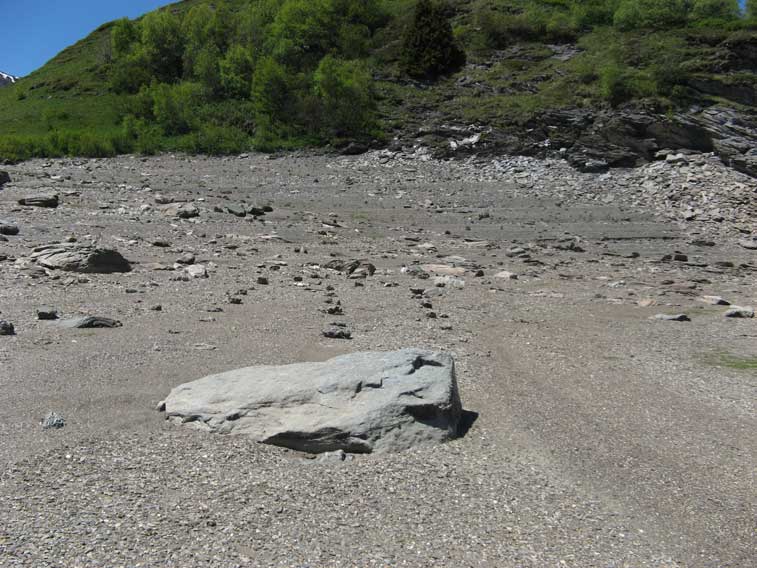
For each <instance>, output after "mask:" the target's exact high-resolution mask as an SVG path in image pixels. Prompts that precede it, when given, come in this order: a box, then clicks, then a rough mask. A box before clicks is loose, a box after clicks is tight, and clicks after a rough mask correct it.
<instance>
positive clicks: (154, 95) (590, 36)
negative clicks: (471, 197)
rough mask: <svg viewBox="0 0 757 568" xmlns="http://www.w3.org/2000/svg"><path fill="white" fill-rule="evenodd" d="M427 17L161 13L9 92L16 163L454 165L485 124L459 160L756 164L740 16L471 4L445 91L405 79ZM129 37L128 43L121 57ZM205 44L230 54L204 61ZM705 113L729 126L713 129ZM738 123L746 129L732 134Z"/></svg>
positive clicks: (571, 4)
mask: <svg viewBox="0 0 757 568" xmlns="http://www.w3.org/2000/svg"><path fill="white" fill-rule="evenodd" d="M421 1H425V0H421ZM633 1H636V0H624V2H633ZM645 1H646V0H645ZM699 1H700V2H702V1H706V0H699ZM660 2H661V5H666V4H665V2H666V0H660ZM415 4H416V2H415V1H414V0H384V1H376V2H364V1H359V0H315V1H314V2H304V0H234V1H226V2H223V1H218V0H216V1H214V2H209V1H205V0H188V1H185V2H179V3H177V4H173V5H171V6H168V7H167V8H163V9H161V11H160V14H162V15H163V16H165V17H162V18H158V17H156V14H155V13H152V14H150V15H147V17H146V18H145V19H144V20H142V23H140V22H137V23H129V24H124V23H118V24H117V23H113V22H111V23H108V24H104V25H103V26H101V27H100V28H98V29H97V30H95V31H94V32H93V33H92V34H90V35H89V36H88V37H87V38H85V39H83V40H81V41H80V42H78V43H76V44H75V45H73V46H71V47H69V48H67V49H66V50H64V51H63V52H61V53H60V54H59V55H58V56H56V57H55V58H54V59H53V60H51V61H50V62H49V63H48V64H46V65H45V66H44V67H42V68H41V69H39V70H37V71H35V72H34V73H32V74H31V75H29V76H28V77H25V78H23V79H22V80H20V81H18V82H17V83H16V84H14V85H12V86H11V87H10V88H8V89H3V90H2V91H0V108H2V109H3V111H2V120H0V159H3V158H4V159H19V158H24V157H27V156H30V155H55V154H66V153H68V154H76V153H84V154H89V155H109V154H112V153H116V152H130V151H134V150H137V151H143V152H153V151H159V150H161V149H184V150H188V151H204V152H212V153H215V152H235V151H240V150H242V149H244V148H246V147H249V146H250V145H256V146H257V147H259V148H275V147H293V146H302V145H323V144H327V143H332V144H337V145H338V144H345V143H347V142H349V141H350V140H359V139H362V140H363V141H365V142H367V143H382V142H375V140H379V141H383V143H387V142H389V141H391V140H392V139H398V140H404V141H413V140H419V139H420V140H422V141H423V142H424V143H426V144H428V145H431V146H434V147H436V149H437V151H438V152H440V153H450V152H451V150H452V147H451V146H450V143H449V142H450V139H451V138H458V139H460V140H462V139H464V138H466V136H465V135H462V134H460V130H461V129H464V128H468V127H469V126H470V125H475V126H476V127H475V128H474V131H476V132H479V133H480V136H479V137H477V140H478V143H477V144H462V145H460V144H458V145H457V151H458V152H465V151H477V152H481V151H491V152H501V151H510V152H518V153H527V154H545V153H550V152H552V153H559V152H560V151H561V150H562V154H561V155H565V156H567V157H569V158H570V157H572V158H573V160H572V161H574V162H575V163H576V164H577V165H585V164H587V163H591V164H594V165H595V166H596V165H597V164H599V166H601V167H604V166H602V164H604V165H605V166H606V165H634V164H636V163H638V162H639V161H643V160H648V159H652V158H653V157H654V153H655V152H656V151H657V150H658V149H660V148H661V147H664V146H665V145H668V144H670V145H672V146H676V147H684V148H685V147H691V148H695V149H716V150H717V148H716V147H715V146H716V144H715V142H714V140H715V139H725V138H727V139H732V138H734V136H735V137H736V139H737V140H736V142H734V143H733V144H731V150H733V149H734V148H736V149H735V150H733V151H734V152H736V153H737V154H744V153H746V152H748V147H749V144H748V141H749V139H750V137H751V136H752V134H753V132H754V131H755V125H757V120H756V119H755V117H754V115H753V114H752V107H753V106H754V105H755V102H756V101H757V97H756V96H755V92H756V91H755V86H756V85H757V78H756V77H757V75H755V72H757V69H756V68H755V61H757V58H756V57H755V54H756V53H757V32H756V31H755V29H757V28H756V27H755V24H754V22H753V21H748V20H746V19H744V18H741V17H739V16H738V15H737V14H736V13H731V14H721V15H720V16H719V17H721V16H722V17H721V19H717V18H715V19H712V18H710V19H709V20H706V19H705V20H702V19H699V20H696V19H694V16H693V15H689V16H688V19H686V18H683V19H682V18H681V17H680V15H679V14H677V13H668V16H669V18H670V21H669V22H666V23H665V25H662V24H660V21H647V20H645V19H644V17H645V14H644V13H636V15H635V16H634V17H635V18H636V19H635V20H633V21H630V20H623V19H622V18H620V19H619V18H618V13H619V12H617V11H616V12H615V13H614V14H613V12H612V10H613V8H612V7H613V6H617V3H614V2H611V1H610V0H607V1H606V2H605V1H604V0H593V2H588V3H587V2H585V1H581V0H561V1H560V2H555V1H554V0H550V1H546V0H545V1H538V0H461V1H458V2H454V3H452V4H450V5H449V6H448V7H447V8H444V9H443V10H442V12H443V13H444V17H445V18H448V21H449V22H450V24H448V25H451V27H452V29H453V30H454V35H455V37H456V38H457V41H458V42H459V43H460V44H461V45H462V46H463V47H464V48H465V52H466V54H467V64H466V65H464V66H463V67H462V68H460V69H457V70H451V71H450V72H449V73H448V74H446V75H444V74H443V75H442V76H441V77H439V78H436V79H433V80H429V79H428V78H421V79H418V78H411V77H408V75H407V74H406V73H405V69H404V67H403V61H405V60H407V59H412V57H410V58H408V57H407V53H406V51H404V50H407V49H408V47H407V46H408V45H410V44H408V43H407V41H406V37H407V34H408V32H407V30H409V29H411V23H412V14H413V6H414V5H415ZM642 4H643V3H642ZM694 4H696V2H695V3H694ZM721 4H722V5H723V6H725V5H726V4H727V2H725V3H721ZM621 5H623V2H621ZM719 5H720V4H719ZM203 6H209V7H211V8H210V9H209V10H207V11H205V12H202V11H201V10H202V9H203V8H202V7H203ZM366 6H368V7H369V8H370V9H367V8H366ZM374 8H375V10H374ZM589 8H591V10H590V9H589ZM361 10H362V11H361ZM366 10H368V11H366ZM592 10H594V11H592ZM192 13H194V14H195V16H198V15H199V16H201V17H194V20H192V18H193V16H191V14H192ZM219 14H220V15H219ZM324 14H326V15H324ZM356 14H357V15H356ZM692 14H693V12H692ZM711 15H712V14H710V16H711ZM716 15H717V14H716ZM222 16H223V17H222ZM621 16H622V14H621ZM708 17H709V16H708ZM328 18H331V19H330V20H329V19H328ZM361 18H362V19H361ZM147 20H149V21H150V22H151V23H150V24H149V26H152V28H151V30H152V31H151V32H149V33H153V32H155V33H159V32H160V33H162V32H165V31H166V29H168V30H169V31H170V32H171V33H172V34H173V35H171V36H166V37H167V38H169V39H170V38H174V39H175V44H176V46H177V50H178V51H175V52H174V53H169V54H167V55H168V56H170V57H171V58H173V60H174V61H175V62H176V63H175V64H172V65H173V67H171V68H164V69H163V70H162V71H161V70H159V69H157V68H155V70H151V71H146V69H147V67H148V66H147V65H145V64H144V62H145V61H148V62H149V61H150V59H149V58H150V57H151V54H152V55H154V53H153V52H151V51H150V49H153V47H154V46H153V47H151V46H150V45H147V44H146V43H145V41H147V40H145V37H147V36H145V26H147V24H145V23H144V22H146V21H147ZM663 20H664V18H663ZM193 21H194V23H192V22H193ZM629 21H630V23H629ZM198 22H199V24H198ZM208 22H215V23H214V24H212V25H217V26H218V29H220V30H221V31H222V32H223V33H218V32H216V35H213V33H214V32H212V30H211V31H208V29H210V28H209V27H208V26H211V24H210V23H208ZM219 22H220V23H219ZM149 26H148V27H149ZM160 26H163V28H160ZM166 26H168V27H167V28H166ZM245 26H247V27H245ZM340 26H341V28H340ZM161 29H162V32H161ZM340 29H341V30H342V31H341V32H340V31H339V30H340ZM114 30H115V33H116V34H118V33H121V34H122V37H126V40H125V41H124V42H122V43H124V46H122V47H121V48H119V49H120V51H119V49H115V50H114V46H115V45H116V44H113V43H112V36H113V34H114ZM171 30H173V31H171ZM198 30H199V31H198ZM334 30H336V32H335V31H334ZM149 33H148V36H149ZM198 33H199V34H200V36H196V37H201V38H203V41H202V42H200V44H201V45H207V44H209V43H212V44H213V46H215V47H213V49H215V50H216V51H215V52H212V53H208V52H206V51H202V50H198V49H194V48H191V46H192V45H193V44H192V41H193V40H192V38H193V37H195V36H193V35H192V34H198ZM202 34H206V35H205V36H202ZM207 34H211V35H210V36H208V35H207ZM340 34H341V35H340ZM206 36H207V37H206ZM211 36H212V37H211ZM196 37H195V39H196ZM218 37H222V38H225V39H220V40H219V39H218ZM172 41H173V40H172ZM213 42H214V43H213ZM169 43H170V42H169ZM164 45H168V44H166V43H165V41H164ZM193 49H194V51H193ZM153 51H154V49H153ZM326 56H328V57H332V58H333V61H330V60H329V61H327V63H328V65H325V64H324V61H326V60H327V57H326ZM140 58H141V59H140ZM145 58H147V59H145ZM203 58H204V59H203ZM153 60H155V58H153ZM198 62H199V63H198ZM203 62H204V63H203ZM319 62H320V64H319ZM324 65H325V66H324ZM229 69H231V70H232V71H235V72H236V71H239V70H240V69H241V70H242V71H239V73H241V75H239V77H237V76H234V74H233V73H231V72H230V71H229ZM319 69H321V70H320V71H319ZM361 69H370V75H371V76H372V81H371V80H370V77H366V76H365V75H362V74H361V73H363V71H361ZM119 70H120V72H121V75H120V76H119V75H118V73H119ZM319 72H320V73H321V75H318V73H319ZM326 72H329V73H331V75H329V76H328V77H326V78H327V79H328V80H329V81H330V82H329V81H326V80H325V79H324V73H326ZM119 77H120V78H121V81H120V82H119V81H117V80H116V79H118V78H119ZM124 78H125V79H126V81H125V82H124V81H123V79H124ZM155 81H157V83H155ZM319 81H320V82H319ZM365 81H368V82H369V83H370V84H368V83H366V82H365ZM151 84H152V86H150V85H151ZM140 88H141V89H142V90H141V91H140ZM329 88H330V89H331V90H330V91H329V90H328V89H329ZM275 89H279V91H277V92H276V91H275ZM266 97H268V98H266ZM358 101H360V102H358ZM271 105H273V106H271ZM278 107H280V108H278ZM277 108H278V110H277ZM692 108H696V109H698V111H701V110H702V109H708V108H709V109H712V108H715V109H720V110H717V112H716V116H714V117H713V115H712V113H710V114H709V115H707V116H704V117H703V116H700V114H701V113H699V114H697V113H695V114H696V116H695V115H694V114H691V112H690V110H691V109H692ZM171 109H173V110H171ZM181 109H185V110H184V111H183V112H182V111H181ZM358 111H360V113H362V114H357V115H356V114H355V113H356V112H358ZM733 113H735V116H736V117H737V118H736V122H738V123H740V124H742V125H743V127H740V129H735V130H733V129H732V130H733V131H731V130H728V129H727V128H731V126H732V125H733V124H734V122H733V120H732V118H733V116H734V115H733ZM725 116H731V119H727V120H726V119H723V120H722V121H721V118H722V117H725ZM334 117H336V118H338V119H339V121H338V123H337V124H335V125H334V124H331V123H330V122H329V121H332V122H334V121H335V120H336V118H334ZM356 117H357V118H356ZM674 119H675V120H674ZM673 120H674V121H675V123H676V124H675V125H673V126H672V127H671V124H670V121H673ZM666 121H667V122H666ZM719 121H720V122H719ZM726 122H727V123H728V124H726ZM345 125H346V126H345ZM608 125H609V126H608ZM728 125H731V126H728ZM726 126H727V128H726V129H725V130H724V128H725V127H726ZM713 129H714V131H713ZM739 137H741V138H739ZM371 139H374V142H371ZM742 139H746V140H747V150H743V147H744V146H743V142H742V141H740V140H742ZM650 140H651V141H652V142H650ZM751 146H754V144H751ZM739 148H742V149H739ZM737 158H738V160H741V161H744V160H743V159H742V158H743V156H737ZM750 159H751V158H750ZM738 160H736V161H738ZM754 160H755V161H757V157H755V158H754ZM755 171H757V169H755Z"/></svg>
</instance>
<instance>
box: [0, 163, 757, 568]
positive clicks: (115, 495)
mask: <svg viewBox="0 0 757 568" xmlns="http://www.w3.org/2000/svg"><path fill="white" fill-rule="evenodd" d="M8 170H9V172H10V174H11V177H12V179H13V181H12V183H11V184H8V185H7V186H6V187H5V189H4V190H2V191H0V219H3V220H5V221H10V222H13V223H15V224H16V225H18V227H19V229H20V230H19V234H18V235H17V236H8V237H7V241H6V242H0V259H2V258H3V257H5V260H0V319H4V320H8V321H10V322H12V323H13V324H14V326H15V330H16V335H15V336H3V337H0V416H1V417H2V419H1V420H0V440H1V441H0V519H2V522H0V566H3V567H5V566H9V567H11V566H12V567H16V566H30V567H45V566H66V567H68V566H71V567H78V566H102V567H116V566H128V567H134V566H181V567H188V566H218V567H232V566H312V567H317V566H494V567H504V566H513V567H515V566H539V567H542V566H574V567H586V566H601V567H631V566H633V567H636V566H655V567H662V566H676V567H678V566H702V567H705V566H706V567H716V566H717V567H721V566H723V567H725V566H729V567H742V566H743V567H747V566H752V565H754V549H755V546H754V545H755V542H754V527H755V524H754V523H755V518H756V517H757V515H756V514H755V513H756V512H757V511H756V507H755V504H756V503H757V499H756V498H755V497H756V492H755V484H754V481H755V478H754V472H755V455H756V452H755V450H757V443H755V440H757V436H756V435H755V434H756V432H757V429H756V428H755V426H756V425H757V420H755V400H757V397H755V390H756V387H757V376H756V375H755V371H754V367H755V363H754V361H756V360H757V342H755V337H757V327H756V326H757V320H755V319H730V318H725V317H723V314H724V312H725V310H726V309H727V308H726V307H723V306H714V305H710V304H707V303H705V302H703V301H702V297H703V296H705V295H718V296H722V297H724V298H726V299H727V300H729V301H730V302H731V303H733V304H736V305H741V306H754V305H756V304H757V285H756V284H755V273H756V272H757V258H756V257H757V251H755V250H750V249H749V248H745V247H744V246H740V245H739V242H742V244H743V241H744V240H745V239H747V240H748V239H750V238H751V237H753V236H754V235H755V233H754V230H755V227H754V225H753V223H754V221H753V219H754V217H753V212H754V203H755V191H757V185H756V184H755V183H754V180H751V179H749V178H746V177H744V176H742V175H740V174H737V173H734V172H732V171H730V170H728V169H726V168H724V167H722V165H720V164H719V163H718V162H717V160H715V159H713V158H712V157H711V156H689V157H686V158H685V159H680V160H679V161H678V162H677V163H668V162H659V163H655V164H652V165H650V166H647V167H645V168H642V169H638V170H627V171H626V170H614V171H613V172H611V173H609V174H603V175H596V174H579V173H576V172H574V171H573V170H570V169H569V168H568V167H567V166H565V165H564V164H562V163H561V162H556V161H536V160H531V159H528V158H503V159H501V160H493V161H491V160H489V161H483V160H476V159H471V160H467V161H458V162H438V161H434V160H431V159H429V158H428V156H427V155H425V154H424V153H423V152H415V153H410V152H408V153H402V154H389V153H371V154H367V155H364V156H358V157H350V158H342V157H329V156H310V155H290V156H287V157H282V158H278V159H271V158H268V157H265V156H260V155H254V154H253V155H249V156H242V157H238V158H233V159H232V158H229V159H213V158H189V157H183V156H161V157H156V158H149V159H145V158H135V157H128V156H126V157H121V158H117V159H110V160H56V161H42V160H35V161H30V162H26V163H22V164H19V165H17V166H14V167H10V168H8ZM41 191H42V192H51V191H54V192H57V193H58V194H59V195H60V201H61V205H60V206H59V207H58V208H56V209H45V208H28V207H20V206H18V205H17V199H19V198H21V197H25V196H29V195H32V194H35V193H39V192H41ZM159 195H162V196H165V197H167V198H168V200H174V201H179V200H188V201H190V202H192V203H193V204H194V205H195V206H196V207H197V208H198V210H199V216H198V217H196V218H193V219H178V218H175V217H172V216H170V215H167V214H166V213H165V212H162V211H161V207H162V206H161V205H159V204H158V203H157V202H158V201H162V199H161V198H160V197H158V196H159ZM242 201H245V202H246V203H247V204H253V203H255V204H258V205H260V206H262V205H267V204H270V205H271V206H272V207H273V211H272V212H270V213H268V214H267V215H265V217H261V218H257V219H253V218H252V217H251V216H248V217H245V218H240V217H236V216H234V215H232V214H229V213H227V212H224V211H223V208H224V207H226V206H228V205H232V204H238V203H241V202H242ZM71 236H73V237H75V238H76V239H77V241H78V242H80V243H90V242H94V243H98V244H99V245H100V246H108V247H113V248H116V249H118V250H119V251H120V252H121V253H122V254H123V255H124V256H125V257H126V258H127V259H129V260H130V261H131V262H132V263H133V266H134V270H133V271H132V272H130V273H127V274H110V275H100V274H74V273H63V272H56V271H49V270H48V271H41V270H39V268H37V267H35V265H34V264H33V263H31V262H30V261H29V260H28V257H29V256H30V254H31V252H32V249H33V248H34V247H36V246H40V245H44V244H49V243H52V242H59V241H62V240H64V239H66V238H68V237H71ZM156 242H159V245H160V246H156V245H155V244H154V243H156ZM166 245H167V246H166ZM518 249H520V250H518ZM186 253H192V254H194V256H195V257H196V262H197V263H198V264H202V265H204V266H205V267H206V268H207V270H208V274H209V277H208V278H200V279H190V280H189V281H184V280H180V279H177V276H179V275H180V274H181V269H180V267H179V268H177V269H173V263H174V261H175V260H176V259H177V258H178V257H180V256H181V255H182V254H186ZM675 254H678V255H685V258H684V256H679V257H678V258H679V259H680V260H673V259H668V258H667V255H675ZM334 258H343V259H352V258H355V259H365V260H367V261H369V262H371V263H373V264H374V265H375V266H376V268H377V270H376V273H375V274H374V275H373V276H370V277H368V278H367V279H365V280H358V281H356V280H351V279H348V278H347V277H346V276H345V275H344V274H339V273H337V272H336V271H333V270H327V269H325V268H323V265H324V264H325V263H326V262H328V261H330V260H333V259H334ZM155 263H160V264H162V265H164V266H163V267H164V268H168V270H155V268H159V267H157V266H155ZM424 264H443V265H450V266H451V265H457V266H462V267H464V268H465V269H466V272H465V274H464V275H463V276H461V277H459V279H455V278H452V279H447V281H446V283H445V286H444V287H439V286H437V285H435V284H436V283H435V281H434V276H433V275H432V276H431V278H428V279H421V278H418V277H417V272H416V271H417V268H415V267H416V266H420V265H424ZM408 267H410V270H407V268H408ZM501 271H509V272H512V273H514V274H516V275H517V279H510V278H503V277H498V276H497V274H498V273H499V272H501ZM261 277H262V278H264V279H265V280H261ZM265 281H267V282H268V283H267V284H265V283H262V282H265ZM419 289H422V290H424V291H425V292H424V295H423V296H419V294H418V293H417V290H419ZM337 301H339V302H340V303H341V306H342V308H343V310H344V315H343V316H338V315H328V314H326V313H324V312H325V310H326V309H327V308H329V307H333V306H334V305H335V304H336V302H337ZM429 303H430V304H431V306H430V307H429V306H428V304H429ZM423 304H425V306H424V305H423ZM42 306H50V307H52V308H54V309H56V310H58V312H59V313H60V314H61V316H62V317H74V316H77V315H82V314H86V315H97V316H104V317H110V318H114V319H117V320H119V321H120V322H121V323H122V324H123V325H122V327H118V328H114V329H77V330H71V329H65V328H62V327H60V326H59V325H58V324H56V322H52V321H39V320H37V319H36V311H37V310H38V309H39V308H40V307H42ZM157 306H160V307H161V309H160V310H156V309H155V308H156V307H157ZM659 313H666V314H678V313H684V314H686V315H688V316H689V318H690V319H691V321H690V322H671V321H658V320H654V319H650V318H653V317H654V316H655V315H656V314H659ZM333 321H341V322H344V323H346V324H347V325H348V327H349V329H350V330H351V331H352V336H353V339H352V340H351V341H346V340H332V339H326V338H324V337H322V335H321V331H322V330H323V328H324V327H325V326H326V325H328V324H329V323H331V322H333ZM408 346H418V347H427V348H433V349H442V350H445V351H448V352H451V353H453V354H454V355H455V357H456V361H457V370H458V381H459V383H460V390H461V396H462V399H463V404H464V406H465V408H466V409H467V410H469V411H470V412H471V413H475V415H473V414H472V416H477V418H476V419H475V420H474V421H473V422H472V424H471V427H470V429H469V430H468V432H467V434H466V435H465V436H464V437H462V438H460V439H458V440H456V441H454V442H452V443H448V444H444V445H442V446H437V447H427V448H419V449H416V450H413V451H408V452H403V453H399V454H391V455H367V456H357V457H355V459H352V460H348V461H345V462H327V463H318V462H315V461H314V460H312V459H309V456H306V455H303V454H298V453H297V452H292V451H287V450H284V449H281V448H274V447H268V446H262V445H258V444H255V443H254V442H252V441H250V440H248V439H245V438H242V437H237V436H213V435H208V434H206V433H203V432H199V431H195V430H191V429H186V428H181V427H178V426H175V425H171V424H168V423H166V422H164V421H163V420H162V415H161V414H160V413H158V412H155V411H154V407H155V405H156V404H157V402H158V401H160V400H162V399H163V398H164V397H165V396H166V394H167V393H168V392H169V390H170V389H171V388H172V387H174V386H176V385H177V384H180V383H183V382H186V381H190V380H194V379H196V378H200V377H202V376H204V375H206V374H209V373H215V372H220V371H225V370H229V369H233V368H237V367H241V366H248V365H254V364H279V363H290V362H297V361H315V360H324V359H327V358H329V357H331V356H333V355H337V354H341V353H347V352H352V351H362V350H389V349H396V348H402V347H408ZM51 411H53V412H56V413H58V414H60V415H61V416H62V417H63V418H64V419H65V427H63V428H61V429H42V427H41V426H40V420H41V419H42V418H43V417H44V416H45V415H46V414H47V413H48V412H51Z"/></svg>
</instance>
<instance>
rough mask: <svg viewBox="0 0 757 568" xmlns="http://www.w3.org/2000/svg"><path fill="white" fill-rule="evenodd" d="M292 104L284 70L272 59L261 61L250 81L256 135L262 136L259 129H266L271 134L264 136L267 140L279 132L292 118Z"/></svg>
mask: <svg viewBox="0 0 757 568" xmlns="http://www.w3.org/2000/svg"><path fill="white" fill-rule="evenodd" d="M294 102H295V101H294V100H293V96H292V93H291V91H290V85H289V75H288V73H287V71H286V69H285V68H284V67H283V66H282V65H280V64H279V63H277V62H276V61H275V60H274V59H273V58H272V57H266V58H264V59H263V60H261V62H260V63H259V65H258V67H257V69H256V70H255V76H254V78H253V81H252V103H253V108H254V109H255V122H256V125H257V131H256V134H259V135H262V134H263V133H262V131H261V128H262V129H268V130H270V131H271V132H268V133H265V134H264V135H265V137H266V138H267V137H269V135H271V133H272V132H273V131H277V130H279V127H280V126H281V125H283V124H285V123H287V122H288V121H289V120H290V119H291V118H292V117H293V115H294V106H295V105H294ZM274 137H278V135H274Z"/></svg>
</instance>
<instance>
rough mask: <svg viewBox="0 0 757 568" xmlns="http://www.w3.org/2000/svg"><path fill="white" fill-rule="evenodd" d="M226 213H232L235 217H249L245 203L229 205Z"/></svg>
mask: <svg viewBox="0 0 757 568" xmlns="http://www.w3.org/2000/svg"><path fill="white" fill-rule="evenodd" d="M225 209H226V213H231V214H232V215H234V216H235V217H247V208H246V207H245V206H244V205H235V204H232V205H227V206H226V208H225Z"/></svg>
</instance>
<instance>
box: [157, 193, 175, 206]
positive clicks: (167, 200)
mask: <svg viewBox="0 0 757 568" xmlns="http://www.w3.org/2000/svg"><path fill="white" fill-rule="evenodd" d="M173 202H174V200H173V197H168V196H166V195H163V194H162V193H157V194H156V195H155V203H157V204H158V205H170V204H171V203H173Z"/></svg>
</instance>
